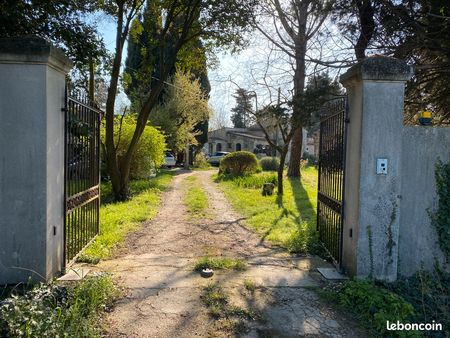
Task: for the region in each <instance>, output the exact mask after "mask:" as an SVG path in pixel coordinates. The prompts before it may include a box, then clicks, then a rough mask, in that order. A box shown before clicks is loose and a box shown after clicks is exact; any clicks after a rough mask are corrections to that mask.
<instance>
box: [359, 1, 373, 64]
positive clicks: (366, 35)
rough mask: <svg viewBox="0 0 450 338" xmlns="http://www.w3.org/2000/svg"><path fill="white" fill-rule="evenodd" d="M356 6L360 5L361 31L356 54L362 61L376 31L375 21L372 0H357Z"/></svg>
mask: <svg viewBox="0 0 450 338" xmlns="http://www.w3.org/2000/svg"><path fill="white" fill-rule="evenodd" d="M356 6H357V7H358V16H359V26H360V32H359V37H358V41H357V42H356V45H355V55H356V58H357V59H358V61H361V60H362V59H364V58H365V57H366V49H367V47H368V46H369V43H370V40H371V39H372V36H373V33H374V32H375V21H374V19H373V16H374V10H373V7H372V2H371V0H356Z"/></svg>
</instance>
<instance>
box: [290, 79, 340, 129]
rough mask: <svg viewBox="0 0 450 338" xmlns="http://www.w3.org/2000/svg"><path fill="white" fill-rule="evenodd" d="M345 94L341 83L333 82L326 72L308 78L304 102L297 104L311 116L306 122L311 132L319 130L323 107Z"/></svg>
mask: <svg viewBox="0 0 450 338" xmlns="http://www.w3.org/2000/svg"><path fill="white" fill-rule="evenodd" d="M343 94H344V91H343V88H342V86H341V85H340V84H339V82H338V81H337V80H332V79H331V78H330V76H329V75H328V73H326V72H322V73H318V74H314V75H311V76H309V77H308V81H307V84H306V87H305V92H304V95H303V96H302V100H301V101H300V102H297V103H296V104H298V105H300V106H302V107H303V109H304V111H305V113H306V115H307V116H309V119H308V120H307V121H305V122H306V123H305V126H306V127H309V132H314V131H315V130H317V129H318V128H319V122H320V119H321V118H322V117H323V115H322V114H323V113H324V111H323V110H322V109H321V108H322V106H323V105H324V104H325V103H326V102H328V101H331V100H333V99H336V98H338V97H342V95H343Z"/></svg>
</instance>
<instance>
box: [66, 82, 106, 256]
mask: <svg viewBox="0 0 450 338" xmlns="http://www.w3.org/2000/svg"><path fill="white" fill-rule="evenodd" d="M63 110H64V112H65V144H66V146H65V156H64V157H65V174H64V176H65V185H64V189H65V227H64V261H65V264H68V263H69V262H71V261H72V260H73V259H74V258H75V257H76V256H77V254H78V253H79V252H80V251H81V250H82V249H83V248H85V247H86V245H87V244H89V242H90V241H91V240H92V239H93V238H94V237H95V236H96V235H97V234H98V232H99V222H100V217H99V210H100V122H101V115H102V112H101V111H100V110H99V109H97V108H95V107H94V106H93V105H92V104H91V103H90V101H89V100H88V99H87V97H86V96H83V95H82V94H75V93H70V91H69V90H67V89H66V107H65V108H64V109H63Z"/></svg>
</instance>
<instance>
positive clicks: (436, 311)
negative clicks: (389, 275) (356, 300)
mask: <svg viewBox="0 0 450 338" xmlns="http://www.w3.org/2000/svg"><path fill="white" fill-rule="evenodd" d="M384 286H385V287H386V288H388V289H389V290H391V291H393V292H395V293H397V294H398V295H400V296H401V297H403V298H404V299H405V300H406V301H408V302H409V303H410V304H412V306H414V309H415V319H414V322H416V323H430V322H432V321H433V320H435V321H436V323H441V324H442V325H443V328H444V330H445V332H436V333H435V334H434V335H433V333H432V332H428V335H429V336H436V337H439V336H441V337H442V336H445V337H448V336H450V273H448V272H445V271H443V270H441V269H440V268H439V267H436V269H435V270H434V271H430V272H426V271H418V272H417V273H415V274H414V275H413V276H411V277H401V278H399V279H398V280H397V281H396V282H395V283H392V284H385V285H384Z"/></svg>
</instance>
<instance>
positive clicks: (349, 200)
mask: <svg viewBox="0 0 450 338" xmlns="http://www.w3.org/2000/svg"><path fill="white" fill-rule="evenodd" d="M411 76H412V67H410V66H408V65H407V64H406V63H405V62H403V61H401V60H398V59H394V58H390V57H384V56H374V57H369V58H367V59H365V60H363V61H362V62H360V63H358V64H357V65H355V66H353V67H351V68H350V69H349V70H348V71H347V72H346V73H345V74H344V75H342V76H341V79H340V81H341V83H342V84H343V85H344V86H345V88H346V89H347V92H348V98H349V123H348V134H347V135H348V138H347V148H346V149H347V158H346V164H345V168H346V169H345V170H346V182H345V202H344V227H343V231H344V233H343V268H344V270H345V271H346V272H348V273H349V274H350V275H354V276H357V277H368V276H371V277H373V278H375V279H381V280H387V281H393V280H395V279H396V278H397V261H398V254H397V252H398V234H399V224H400V219H399V218H400V214H399V206H400V203H401V195H400V194H401V175H400V170H401V156H402V154H401V145H402V128H403V108H404V102H403V101H404V88H405V82H406V81H407V80H409V79H410V78H411Z"/></svg>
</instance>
